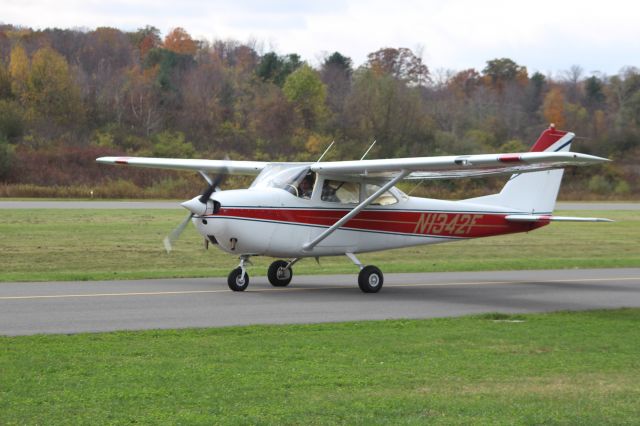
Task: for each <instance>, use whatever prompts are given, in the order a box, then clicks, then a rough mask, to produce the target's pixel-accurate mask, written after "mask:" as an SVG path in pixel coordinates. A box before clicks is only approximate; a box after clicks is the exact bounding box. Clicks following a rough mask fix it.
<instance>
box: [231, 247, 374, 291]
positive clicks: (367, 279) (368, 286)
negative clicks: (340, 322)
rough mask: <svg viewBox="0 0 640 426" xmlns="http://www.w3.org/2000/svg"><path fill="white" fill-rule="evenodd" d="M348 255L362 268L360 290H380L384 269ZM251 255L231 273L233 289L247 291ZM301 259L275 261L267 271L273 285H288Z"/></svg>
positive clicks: (245, 257) (359, 277)
mask: <svg viewBox="0 0 640 426" xmlns="http://www.w3.org/2000/svg"><path fill="white" fill-rule="evenodd" d="M346 255H347V257H348V258H349V259H351V261H352V262H353V263H355V264H356V266H357V267H359V268H360V273H359V274H358V287H360V290H362V292H364V293H377V292H379V291H380V289H381V288H382V284H383V283H384V275H382V271H381V270H380V269H378V268H377V267H375V266H373V265H363V264H362V262H360V261H359V260H358V258H357V257H356V256H355V255H354V254H353V253H346ZM249 257H250V256H249V255H242V256H240V264H239V265H238V267H237V268H236V269H234V270H233V271H231V273H230V274H229V277H228V278H227V284H228V285H229V288H230V289H231V290H233V291H245V290H246V289H247V287H248V286H249V274H248V273H247V268H246V265H247V264H251V262H250V261H249ZM299 260H300V258H296V259H292V260H289V261H286V260H276V261H275V262H273V263H272V264H271V265H270V266H269V271H268V272H267V278H269V282H270V283H271V285H272V286H274V287H286V286H288V285H289V283H290V282H291V278H293V269H292V268H291V267H292V266H293V265H294V264H295V263H296V262H298V261H299Z"/></svg>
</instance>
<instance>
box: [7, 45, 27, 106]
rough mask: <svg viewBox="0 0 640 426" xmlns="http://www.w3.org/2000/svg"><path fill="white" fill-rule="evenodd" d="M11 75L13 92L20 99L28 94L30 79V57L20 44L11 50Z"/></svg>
mask: <svg viewBox="0 0 640 426" xmlns="http://www.w3.org/2000/svg"><path fill="white" fill-rule="evenodd" d="M9 75H10V76H11V91H12V92H13V94H14V95H16V96H17V97H18V98H22V97H23V96H24V94H25V93H26V90H27V80H28V79H29V57H28V56H27V52H26V51H25V50H24V47H22V45H20V44H16V45H15V46H14V47H13V49H11V56H10V58H9Z"/></svg>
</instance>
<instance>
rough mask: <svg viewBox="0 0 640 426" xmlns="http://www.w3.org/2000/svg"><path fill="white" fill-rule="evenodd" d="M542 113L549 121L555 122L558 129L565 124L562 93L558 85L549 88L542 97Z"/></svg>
mask: <svg viewBox="0 0 640 426" xmlns="http://www.w3.org/2000/svg"><path fill="white" fill-rule="evenodd" d="M542 115H543V116H544V118H545V120H546V121H547V122H549V123H555V125H556V127H557V128H558V129H563V128H564V127H565V125H566V118H565V110H564V93H563V92H562V89H560V88H559V87H554V88H552V89H551V90H549V93H547V96H545V97H544V102H543V104H542Z"/></svg>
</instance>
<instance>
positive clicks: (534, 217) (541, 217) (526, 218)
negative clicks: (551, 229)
mask: <svg viewBox="0 0 640 426" xmlns="http://www.w3.org/2000/svg"><path fill="white" fill-rule="evenodd" d="M505 219H506V220H508V221H509V222H613V220H611V219H605V218H601V217H571V216H552V215H548V214H511V215H507V216H505Z"/></svg>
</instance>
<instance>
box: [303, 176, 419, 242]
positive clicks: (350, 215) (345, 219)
mask: <svg viewBox="0 0 640 426" xmlns="http://www.w3.org/2000/svg"><path fill="white" fill-rule="evenodd" d="M409 173H410V172H409V171H407V170H402V171H401V172H400V174H399V175H398V176H396V177H394V178H393V179H391V180H390V181H389V182H387V183H386V184H384V185H383V186H382V187H380V189H378V190H377V191H376V192H374V193H373V194H372V195H371V196H369V198H367V199H366V200H364V201H363V202H361V203H360V204H358V205H357V206H356V207H354V208H353V210H351V211H350V212H349V213H347V214H346V215H344V216H343V217H342V218H341V219H340V220H339V221H337V222H336V223H334V224H333V225H331V227H329V228H328V229H327V230H325V231H324V232H322V233H321V234H320V235H318V236H317V237H316V238H315V239H314V240H313V241H311V242H308V243H306V244H305V245H303V246H302V249H303V250H304V251H309V250H312V249H313V248H314V247H315V246H317V245H318V243H320V242H321V241H322V240H324V239H325V238H327V237H328V236H329V235H331V234H333V232H334V231H335V230H336V229H338V228H340V227H341V226H342V225H344V224H345V223H346V222H348V221H349V220H350V219H351V218H353V217H354V216H355V215H357V214H358V213H360V212H361V211H362V209H364V208H365V207H367V206H368V205H369V204H371V203H372V202H373V201H374V200H375V199H376V198H378V197H379V196H380V195H382V194H383V193H385V192H386V191H388V190H389V189H390V188H391V187H392V186H393V185H395V184H396V183H398V182H399V181H401V180H402V179H404V178H405V177H406V176H407V175H408V174H409Z"/></svg>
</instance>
